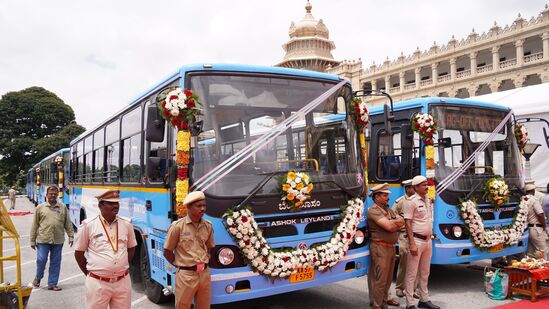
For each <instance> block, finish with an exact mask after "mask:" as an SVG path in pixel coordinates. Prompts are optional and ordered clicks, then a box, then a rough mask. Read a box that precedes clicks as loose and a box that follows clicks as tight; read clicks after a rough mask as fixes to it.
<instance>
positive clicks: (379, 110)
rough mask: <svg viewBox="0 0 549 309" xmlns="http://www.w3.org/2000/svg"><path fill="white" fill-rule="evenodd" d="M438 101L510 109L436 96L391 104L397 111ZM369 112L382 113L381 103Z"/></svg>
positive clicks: (425, 105) (373, 113) (503, 108)
mask: <svg viewBox="0 0 549 309" xmlns="http://www.w3.org/2000/svg"><path fill="white" fill-rule="evenodd" d="M439 103H442V104H460V105H468V106H480V107H488V108H495V109H499V110H506V111H508V110H510V109H509V108H508V107H506V106H503V105H497V104H492V103H486V102H481V101H475V100H464V99H458V98H438V97H425V98H417V99H411V100H405V101H400V102H396V103H394V104H393V109H394V110H395V111H398V110H405V109H409V108H414V107H427V105H428V104H439ZM369 113H370V114H372V115H375V114H381V113H383V105H376V106H374V107H372V108H370V109H369Z"/></svg>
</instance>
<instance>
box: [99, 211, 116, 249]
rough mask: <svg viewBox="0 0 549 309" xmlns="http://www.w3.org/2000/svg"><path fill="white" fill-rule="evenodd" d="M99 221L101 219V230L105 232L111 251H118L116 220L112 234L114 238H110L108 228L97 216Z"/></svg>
mask: <svg viewBox="0 0 549 309" xmlns="http://www.w3.org/2000/svg"><path fill="white" fill-rule="evenodd" d="M99 221H101V225H102V226H103V230H104V231H105V234H107V239H108V240H109V243H110V244H111V247H112V251H114V252H117V251H118V221H116V227H115V229H114V233H115V234H114V236H115V238H116V239H115V238H112V237H111V235H110V234H109V229H108V228H107V225H105V222H103V218H99Z"/></svg>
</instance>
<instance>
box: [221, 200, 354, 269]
mask: <svg viewBox="0 0 549 309" xmlns="http://www.w3.org/2000/svg"><path fill="white" fill-rule="evenodd" d="M363 212H364V206H363V202H362V200H361V199H360V198H355V199H351V200H349V201H348V202H347V205H346V207H345V209H344V210H343V211H342V219H341V221H340V223H339V224H338V226H337V227H336V229H335V231H334V233H333V234H332V236H331V238H330V239H329V240H328V241H327V242H325V243H324V244H322V245H319V246H315V247H312V248H308V249H295V250H292V251H276V249H273V248H271V246H270V245H269V244H268V243H267V240H266V239H265V238H264V237H263V235H262V233H261V230H260V229H259V228H258V226H257V223H256V222H255V219H254V216H253V213H252V212H251V211H250V210H249V209H241V210H238V211H232V210H229V211H228V212H226V213H225V215H224V216H223V218H224V219H225V224H226V226H227V229H228V231H229V233H230V234H231V235H232V236H233V238H234V240H235V241H236V243H237V244H238V246H239V247H240V250H241V252H242V256H243V257H244V259H245V260H246V261H247V263H248V264H249V265H250V266H251V267H252V268H254V269H255V270H256V271H257V272H259V273H260V274H263V275H266V276H270V277H278V278H285V277H289V276H290V275H291V274H292V273H295V272H297V269H298V268H303V267H309V268H315V269H318V270H320V271H323V270H327V269H328V268H330V267H333V266H334V265H336V264H337V263H338V262H339V261H340V260H341V258H343V257H344V256H345V254H346V253H347V250H348V249H349V246H350V245H351V243H352V241H353V237H354V236H355V233H356V230H357V228H358V224H359V223H360V220H361V218H362V215H363Z"/></svg>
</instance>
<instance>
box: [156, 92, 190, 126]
mask: <svg viewBox="0 0 549 309" xmlns="http://www.w3.org/2000/svg"><path fill="white" fill-rule="evenodd" d="M156 100H157V102H158V107H159V108H160V113H161V115H162V117H164V119H166V120H167V121H169V122H170V124H171V125H173V126H174V127H177V128H178V129H179V130H186V129H188V128H189V125H190V123H191V122H193V120H194V117H195V116H196V115H198V114H199V113H200V102H199V100H198V95H197V94H196V93H195V92H193V91H191V90H188V89H181V88H179V87H175V88H170V89H167V90H165V91H163V92H161V93H160V94H159V95H158V97H157V98H156Z"/></svg>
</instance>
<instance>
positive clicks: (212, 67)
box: [70, 63, 342, 146]
mask: <svg viewBox="0 0 549 309" xmlns="http://www.w3.org/2000/svg"><path fill="white" fill-rule="evenodd" d="M198 71H201V72H206V71H213V72H252V73H266V74H278V75H286V76H298V77H308V78H318V79H327V80H333V81H340V80H342V78H340V77H339V76H337V75H332V74H327V73H321V72H315V71H308V70H300V69H290V68H282V67H272V66H260V65H244V64H221V63H219V64H209V63H204V64H188V65H184V66H182V67H181V68H179V69H178V70H177V71H175V72H173V73H172V74H170V75H168V77H166V78H164V79H163V80H162V81H161V82H160V83H158V84H157V85H156V86H153V87H151V88H150V89H149V90H147V91H145V92H144V93H142V94H141V95H139V96H137V97H135V98H134V99H133V100H131V101H130V102H129V105H133V104H136V103H137V102H140V101H141V100H143V99H145V98H147V97H148V96H150V95H152V94H154V93H155V92H157V91H159V90H161V89H162V88H163V87H165V85H166V84H169V83H171V82H172V81H174V80H176V79H178V78H180V77H181V78H184V77H185V74H186V73H188V72H198ZM127 108H128V107H127V106H126V107H124V108H123V109H121V110H120V111H118V112H116V113H114V114H113V115H111V116H114V115H118V114H120V113H121V112H123V111H124V110H126V109H127ZM110 120H111V117H109V118H108V119H103V121H101V122H100V123H99V124H98V125H97V126H95V127H93V129H90V130H86V131H85V132H84V133H82V134H80V135H79V136H78V137H76V138H74V139H73V140H72V141H71V143H70V144H71V146H72V145H73V144H74V142H75V141H77V140H80V139H81V138H83V137H85V136H87V135H89V134H90V133H91V132H93V131H95V130H96V129H97V128H99V127H100V126H102V125H104V124H105V123H106V122H108V121H110Z"/></svg>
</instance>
